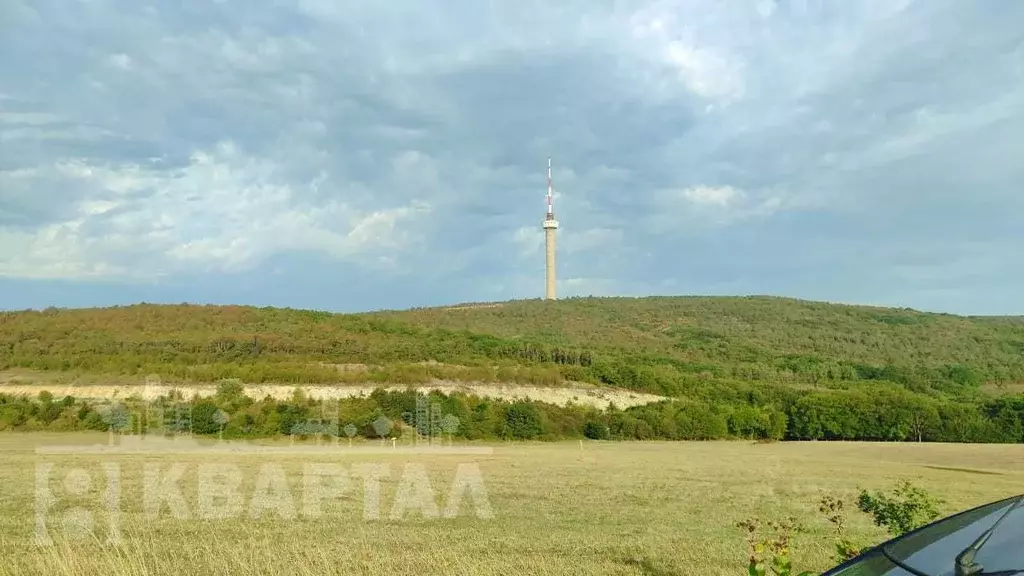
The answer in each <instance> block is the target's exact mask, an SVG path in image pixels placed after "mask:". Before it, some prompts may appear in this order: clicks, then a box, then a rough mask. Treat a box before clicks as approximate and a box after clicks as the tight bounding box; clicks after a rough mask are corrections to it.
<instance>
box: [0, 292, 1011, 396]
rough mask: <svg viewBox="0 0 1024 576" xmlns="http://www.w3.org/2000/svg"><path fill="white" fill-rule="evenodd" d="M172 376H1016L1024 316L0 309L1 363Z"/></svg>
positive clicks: (737, 386) (510, 305)
mask: <svg viewBox="0 0 1024 576" xmlns="http://www.w3.org/2000/svg"><path fill="white" fill-rule="evenodd" d="M13 367H21V368H33V369H43V370H65V371H68V370H70V371H78V372H83V373H94V374H138V375H143V374H150V373H157V374H160V375H161V376H162V377H165V378H168V379H172V380H193V381H213V380H218V379H221V378H241V379H242V380H244V381H247V382H282V383H327V382H338V381H360V382H366V381H371V382H372V381H380V382H384V381H388V382H399V383H405V382H407V383H415V382H421V381H426V380H429V379H431V378H445V379H452V380H478V381H479V380H482V381H496V380H497V381H518V382H532V383H540V384H558V383H559V382H561V381H565V380H573V381H584V382H592V383H596V384H607V385H613V386H619V387H625V388H632V389H637V390H644V391H649V392H654V393H659V394H666V395H670V396H687V395H694V394H697V393H698V392H700V393H701V395H706V394H712V393H715V391H722V390H729V391H731V392H732V393H735V392H736V391H738V390H752V389H757V388H758V387H759V386H765V387H772V388H778V387H780V386H781V387H787V388H789V387H793V388H801V389H806V388H853V387H857V386H860V385H866V384H871V383H877V384H885V385H893V386H898V387H900V388H906V389H910V390H913V391H918V392H925V393H940V392H941V393H942V394H954V395H961V394H972V391H974V390H976V389H977V388H978V387H979V386H980V385H982V384H993V383H1012V382H1017V381H1024V319H1021V318H990V317H984V318H982V317H960V316H953V315H948V314H933V313H924V312H917V311H913V310H908V309H888V308H877V307H866V306H848V305H837V304H826V303H818V302H808V301H801V300H793V299H785V298H774V297H650V298H636V299H634V298H571V299H565V300H559V301H555V302H545V301H539V300H529V301H515V302H505V303H492V304H476V305H464V306H454V307H446V308H430V309H417V310H408V311H389V312H374V313H363V314H329V313H323V312H313V311H302V310H292V309H274V308H252V307H242V306H195V305H152V304H140V305H134V306H127V307H114V308H104V309H82V310H65V309H48V310H45V311H25V312H8V313H3V314H0V368H13Z"/></svg>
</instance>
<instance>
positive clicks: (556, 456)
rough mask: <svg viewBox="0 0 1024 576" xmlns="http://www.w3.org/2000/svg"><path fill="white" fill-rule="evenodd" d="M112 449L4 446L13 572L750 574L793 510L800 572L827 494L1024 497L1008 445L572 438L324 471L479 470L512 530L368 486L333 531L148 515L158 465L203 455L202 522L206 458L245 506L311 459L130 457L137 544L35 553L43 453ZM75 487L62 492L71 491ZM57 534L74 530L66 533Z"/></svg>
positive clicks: (27, 437)
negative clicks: (414, 504)
mask: <svg viewBox="0 0 1024 576" xmlns="http://www.w3.org/2000/svg"><path fill="white" fill-rule="evenodd" d="M105 439H106V437H105V435H99V436H93V437H90V438H86V437H84V436H83V435H72V436H57V435H53V434H42V433H38V434H6V435H3V436H0V458H2V459H3V462H4V463H3V465H2V466H0V485H2V486H3V487H4V489H3V491H2V495H0V557H3V558H4V560H5V561H4V562H3V563H0V573H3V574H76V575H79V574H80V575H90V576H92V575H95V574H105V575H121V574H133V575H134V574H139V575H141V574H168V575H169V574H229V573H230V574H282V575H283V574H288V575H299V574H317V575H320V574H413V573H416V574H474V575H475V574H516V573H521V574H701V575H714V574H741V573H743V570H744V562H745V558H746V549H745V542H744V535H743V534H742V533H741V532H740V531H739V530H738V529H736V528H735V527H734V525H735V523H736V522H737V521H739V520H743V519H745V518H748V517H750V516H761V517H763V518H779V517H780V516H786V515H794V516H796V517H797V518H798V519H799V520H800V521H801V522H803V523H804V524H805V525H806V526H807V527H808V528H809V529H810V533H809V534H805V535H799V536H798V537H797V539H796V541H795V554H794V555H795V562H796V566H797V567H798V568H800V569H805V568H806V569H824V568H826V567H827V566H828V565H829V564H830V557H831V542H832V540H831V538H830V536H829V533H828V527H827V525H826V523H825V521H824V520H823V519H821V518H820V516H819V514H818V513H817V504H818V500H819V498H820V496H821V495H823V494H825V493H828V494H834V495H837V496H840V497H844V498H846V499H847V500H852V498H853V497H854V496H855V495H856V493H857V489H858V488H859V487H863V488H870V489H885V488H888V487H890V486H891V485H892V483H893V482H894V481H895V480H897V479H901V478H907V479H912V480H915V481H916V482H917V483H918V484H919V485H921V486H923V487H925V488H926V489H928V490H929V491H931V492H932V493H933V494H935V495H937V496H939V497H942V498H944V499H945V500H946V501H947V504H946V506H945V510H944V511H949V512H952V511H955V510H960V509H964V508H967V507H971V506H974V505H978V504H981V503H984V502H987V501H991V500H994V499H997V498H1000V497H1005V496H1008V495H1011V494H1014V493H1018V492H1020V491H1021V489H1020V486H1021V480H1024V453H1022V452H1021V451H1020V449H1019V447H1017V446H999V445H974V446H964V445H912V444H903V445H897V444H888V445H876V444H860V443H842V444H840V443H803V444H790V443H777V444H764V445H753V444H751V443H747V442H710V443H661V442H651V443H584V444H583V448H582V449H581V448H580V447H579V445H578V444H577V443H576V442H571V443H557V444H528V445H527V444H494V445H493V447H494V453H493V454H492V455H483V456H455V455H384V456H367V455H365V454H363V455H356V454H355V453H354V452H353V451H352V450H346V449H345V448H338V452H337V455H336V456H325V457H318V458H317V460H318V461H336V462H340V463H343V464H344V465H345V466H346V467H348V466H350V465H351V464H353V462H356V461H364V462H379V463H389V464H390V465H391V468H392V474H391V477H390V479H388V480H385V481H384V482H383V484H382V502H383V504H384V506H383V510H384V511H385V515H386V514H387V511H388V510H389V509H390V506H391V503H392V502H393V501H394V498H395V492H396V487H397V485H398V480H399V477H400V471H401V470H402V467H403V466H404V465H405V464H406V463H409V462H420V463H423V464H425V465H426V466H427V469H428V471H429V473H430V475H431V481H432V485H433V488H434V490H435V491H436V492H438V493H439V494H440V496H439V498H438V505H439V506H443V504H444V500H445V497H444V495H445V494H446V493H447V490H448V487H449V485H450V483H451V479H452V477H453V474H454V472H455V469H456V466H457V465H458V464H459V463H464V462H469V461H475V462H477V463H478V465H479V467H480V470H481V471H482V473H483V476H484V481H485V484H486V488H487V491H488V498H489V501H490V504H491V507H492V509H493V511H494V515H495V517H494V518H493V519H477V518H475V517H474V516H473V515H472V513H471V507H470V506H469V501H468V500H467V501H466V502H465V503H464V505H463V509H462V510H463V512H462V515H460V516H459V517H457V518H455V519H434V520H424V519H421V518H416V517H412V518H407V519H405V520H397V521H392V520H388V519H384V520H364V519H363V517H362V506H363V491H362V482H361V481H359V480H358V479H357V478H353V486H352V490H351V491H350V492H349V493H348V494H349V496H348V497H347V498H346V499H344V500H341V501H339V502H337V503H336V505H335V506H334V507H333V508H330V509H329V510H328V513H327V514H325V515H324V516H323V517H321V518H320V519H309V518H302V517H301V516H300V518H299V519H297V520H281V519H276V518H273V517H271V518H269V519H266V518H265V519H258V520H251V519H246V518H233V519H227V520H221V521H211V520H191V521H188V520H176V519H175V518H173V517H172V516H171V515H170V512H169V511H167V509H166V508H165V509H164V513H163V514H162V515H161V516H159V517H158V518H156V519H155V520H149V519H147V518H146V517H145V515H144V514H143V512H142V510H143V508H142V503H141V491H142V490H141V485H142V473H141V466H142V462H143V461H144V460H153V459H156V460H160V461H162V463H164V464H169V463H170V462H171V461H172V460H174V461H182V460H189V462H188V463H189V464H190V468H189V472H188V473H186V476H184V477H183V480H182V483H181V484H182V488H183V489H182V492H183V493H184V494H185V497H186V499H187V500H188V504H189V506H190V507H192V508H193V509H194V506H195V499H196V481H195V470H196V466H197V465H198V463H199V462H201V461H214V460H216V461H220V462H232V463H236V464H238V465H239V466H240V467H241V468H242V469H243V470H244V471H245V480H244V482H245V484H244V486H243V489H242V494H243V495H244V499H245V502H246V503H248V502H249V498H250V496H251V494H252V487H253V482H254V480H255V477H256V476H257V475H258V474H257V472H256V471H257V469H258V467H259V465H260V464H261V463H265V462H271V461H273V462H278V463H281V465H282V467H283V468H284V469H285V470H286V471H287V472H288V473H289V474H290V476H289V480H290V481H291V483H292V493H293V494H294V495H295V499H296V505H297V506H298V505H299V502H300V495H301V485H300V478H299V476H298V473H299V471H300V470H301V466H302V463H303V462H304V461H308V460H309V459H310V457H308V456H302V457H297V456H290V457H269V456H254V455H244V454H239V455H237V456H235V455H231V456H220V457H209V456H199V455H191V456H188V457H175V456H146V457H143V456H119V457H117V458H118V459H119V460H120V462H121V464H122V469H123V475H124V476H123V480H122V482H123V491H122V494H123V495H122V503H121V508H122V510H123V516H122V519H121V526H122V531H123V533H124V536H125V543H124V544H123V545H122V547H121V548H105V547H103V546H102V545H101V544H99V543H98V542H91V541H87V540H85V541H82V540H79V541H65V540H63V539H59V542H58V543H57V544H56V545H55V546H52V547H47V548H39V547H36V546H35V545H34V544H33V543H32V534H33V514H34V512H33V510H34V503H33V502H34V476H33V474H34V472H33V471H34V463H35V461H36V459H37V458H38V457H37V456H36V455H35V453H34V450H33V448H34V446H37V445H39V444H41V443H50V444H52V443H69V442H72V441H75V442H82V441H99V442H103V441H105ZM50 458H53V457H50ZM96 458H97V457H95V456H88V457H87V456H81V455H76V456H70V457H63V460H62V461H59V462H58V463H57V469H58V470H64V471H66V470H68V469H70V468H73V467H76V466H79V467H89V466H93V467H94V468H95V467H96V464H95V459H96ZM271 458H276V459H275V460H271ZM90 459H92V460H90ZM977 471H984V472H988V473H986V474H977V473H975V472H977ZM97 476H98V474H97ZM59 477H60V475H59V474H55V478H59ZM59 482H60V481H59V480H58V479H55V480H53V481H52V485H53V486H54V488H53V490H54V491H55V492H58V493H59V491H60V484H59ZM83 502H87V501H86V500H82V501H80V502H79V504H80V505H84V504H82V503H83ZM96 509H97V510H99V508H98V507H97V508H96ZM850 524H851V532H852V535H853V536H854V537H855V538H856V539H857V540H858V541H860V542H864V543H867V542H872V541H876V540H878V539H881V538H882V536H883V534H882V533H881V531H880V530H879V529H877V528H875V527H873V526H871V525H870V523H869V522H868V521H867V519H866V518H864V517H863V516H861V515H857V516H852V517H851V519H850ZM51 530H52V531H53V532H54V533H55V534H59V533H60V532H59V530H60V528H59V524H57V522H56V520H55V521H54V522H53V523H52V524H51Z"/></svg>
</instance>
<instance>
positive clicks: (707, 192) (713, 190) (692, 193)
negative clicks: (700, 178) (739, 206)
mask: <svg viewBox="0 0 1024 576" xmlns="http://www.w3.org/2000/svg"><path fill="white" fill-rule="evenodd" d="M682 196H683V198H686V199H687V200H689V201H690V202H692V203H694V204H700V205H715V206H728V205H729V204H731V203H733V202H735V201H737V200H739V199H741V198H742V197H743V192H741V191H739V190H737V189H735V188H733V187H732V186H694V187H692V188H687V189H685V190H683V191H682Z"/></svg>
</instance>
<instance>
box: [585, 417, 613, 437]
mask: <svg viewBox="0 0 1024 576" xmlns="http://www.w3.org/2000/svg"><path fill="white" fill-rule="evenodd" d="M583 435H584V436H586V437H587V438H590V439H591V440H607V439H608V438H609V437H610V436H611V431H610V430H608V427H607V426H605V425H604V424H602V423H600V422H595V421H593V420H590V421H589V422H587V423H586V424H584V425H583Z"/></svg>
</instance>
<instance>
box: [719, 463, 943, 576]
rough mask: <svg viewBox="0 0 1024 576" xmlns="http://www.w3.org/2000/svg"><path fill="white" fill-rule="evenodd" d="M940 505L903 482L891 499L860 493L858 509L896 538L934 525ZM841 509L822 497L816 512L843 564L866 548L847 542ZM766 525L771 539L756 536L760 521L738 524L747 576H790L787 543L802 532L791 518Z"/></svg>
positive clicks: (806, 574)
mask: <svg viewBox="0 0 1024 576" xmlns="http://www.w3.org/2000/svg"><path fill="white" fill-rule="evenodd" d="M941 503H942V500H940V499H938V498H935V497H934V496H931V495H930V494H928V492H926V491H925V490H923V489H921V488H918V487H916V486H914V485H913V484H911V483H910V482H909V481H906V480H904V481H901V482H899V483H897V484H896V486H895V487H894V488H893V489H892V490H891V495H887V494H882V493H877V494H873V493H871V492H868V491H866V490H861V493H860V496H859V497H858V499H857V508H858V510H860V511H861V512H864V513H865V514H870V515H871V516H872V518H873V519H874V522H875V524H876V525H878V526H883V527H885V528H886V529H887V530H888V531H889V533H890V534H891V535H892V536H894V537H895V536H901V535H903V534H906V533H907V532H910V531H912V530H916V529H917V528H920V527H922V526H925V525H927V524H929V523H931V522H933V521H934V520H935V519H936V518H938V517H939V515H940V513H939V511H938V508H937V506H938V505H939V504H941ZM843 508H844V505H843V501H842V500H840V499H838V498H835V497H833V496H825V497H823V498H822V499H821V505H820V507H819V508H818V510H819V511H820V512H821V513H822V514H824V515H825V518H826V519H827V520H828V521H829V523H831V524H832V525H833V527H834V528H835V536H836V542H835V550H836V562H845V561H846V560H849V559H851V558H854V557H856V556H857V555H859V554H860V553H861V552H863V551H864V550H866V549H867V548H868V547H867V546H855V545H854V544H852V543H851V542H850V541H849V540H847V539H846V536H845V534H844V525H845V514H844V511H843ZM765 524H766V525H767V526H768V527H769V528H771V529H772V530H773V531H774V535H772V536H770V537H765V536H760V535H759V534H758V532H759V529H760V527H761V521H759V520H757V519H750V520H746V521H744V522H740V523H738V524H737V527H739V528H741V529H743V530H745V531H746V532H747V541H748V543H749V546H750V559H749V562H748V567H747V573H748V575H749V576H766V575H767V574H769V572H768V570H771V574H773V575H774V576H791V575H792V574H793V567H792V564H791V561H790V541H791V539H792V534H793V533H794V532H798V531H802V528H801V527H800V526H799V525H797V524H796V523H795V521H794V520H793V519H792V518H790V519H788V520H785V521H782V522H772V521H768V522H766V523H765ZM813 575H814V573H813V572H807V571H805V572H801V573H800V575H799V576H813Z"/></svg>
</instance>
